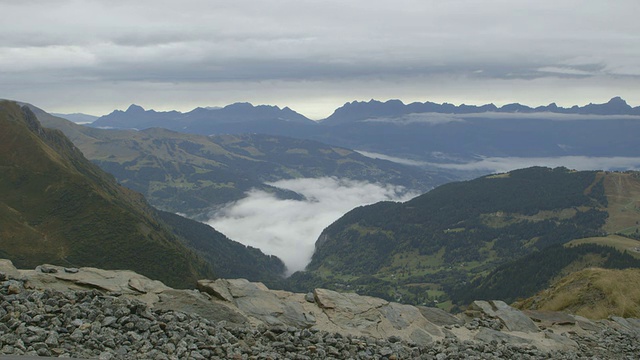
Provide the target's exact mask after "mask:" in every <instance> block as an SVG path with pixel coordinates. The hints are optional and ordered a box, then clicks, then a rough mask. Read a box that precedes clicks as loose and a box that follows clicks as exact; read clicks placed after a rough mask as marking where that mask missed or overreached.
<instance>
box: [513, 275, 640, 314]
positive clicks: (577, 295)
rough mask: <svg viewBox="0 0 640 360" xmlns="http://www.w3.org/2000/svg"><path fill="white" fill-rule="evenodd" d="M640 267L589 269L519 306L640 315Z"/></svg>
mask: <svg viewBox="0 0 640 360" xmlns="http://www.w3.org/2000/svg"><path fill="white" fill-rule="evenodd" d="M639 283H640V269H625V270H607V269H600V268H589V269H584V270H582V271H578V272H574V273H572V274H570V275H568V276H566V277H564V278H562V279H559V280H558V281H556V282H555V283H554V284H553V285H552V286H551V287H549V288H548V289H546V290H544V291H542V292H540V293H538V294H536V295H535V296H532V297H531V298H529V299H526V300H523V301H521V302H519V303H517V304H515V306H517V307H518V308H520V309H536V310H549V311H565V312H569V313H572V314H577V315H582V316H584V317H587V318H591V319H604V318H607V317H608V316H610V315H615V316H621V317H626V318H629V317H630V318H638V317H640V289H639V288H638V284H639Z"/></svg>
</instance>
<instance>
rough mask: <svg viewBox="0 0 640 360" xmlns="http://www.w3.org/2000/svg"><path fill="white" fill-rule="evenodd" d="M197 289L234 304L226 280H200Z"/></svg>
mask: <svg viewBox="0 0 640 360" xmlns="http://www.w3.org/2000/svg"><path fill="white" fill-rule="evenodd" d="M197 287H198V290H200V291H202V292H205V293H207V294H209V295H213V296H215V297H216V298H217V299H220V300H224V301H228V302H233V296H232V295H231V293H230V292H229V287H228V284H227V283H226V281H225V280H222V279H218V280H215V281H214V280H198V283H197Z"/></svg>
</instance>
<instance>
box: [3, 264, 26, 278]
mask: <svg viewBox="0 0 640 360" xmlns="http://www.w3.org/2000/svg"><path fill="white" fill-rule="evenodd" d="M0 272H2V273H3V274H5V276H6V277H7V278H13V279H19V278H21V276H22V275H21V274H20V271H19V270H18V269H16V267H15V266H13V262H11V260H7V259H0Z"/></svg>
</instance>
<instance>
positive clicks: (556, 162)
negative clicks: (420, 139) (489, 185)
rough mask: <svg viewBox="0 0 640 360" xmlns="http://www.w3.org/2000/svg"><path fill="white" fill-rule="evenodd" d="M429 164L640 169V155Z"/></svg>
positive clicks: (499, 168)
mask: <svg viewBox="0 0 640 360" xmlns="http://www.w3.org/2000/svg"><path fill="white" fill-rule="evenodd" d="M428 165H430V166H435V167H439V168H444V169H451V170H463V171H483V172H487V173H494V172H507V171H511V170H515V169H522V168H527V167H531V166H548V167H558V166H564V167H567V168H569V169H574V170H640V157H589V156H558V157H531V158H524V157H485V158H481V159H480V160H478V161H473V162H469V163H464V164H436V163H428Z"/></svg>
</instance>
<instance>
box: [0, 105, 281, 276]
mask: <svg viewBox="0 0 640 360" xmlns="http://www.w3.org/2000/svg"><path fill="white" fill-rule="evenodd" d="M0 128H2V131H1V132H0V169H1V171H0V214H2V216H0V223H1V225H0V244H1V247H0V254H1V255H2V256H3V257H6V258H9V259H11V260H13V261H14V262H15V263H16V264H20V266H25V267H33V266H36V265H39V264H42V263H54V264H59V265H64V266H71V267H77V266H96V267H103V268H110V269H131V270H134V271H137V272H140V273H142V274H145V275H148V276H154V277H156V278H158V279H160V280H162V281H164V282H166V283H167V284H171V285H172V286H177V287H190V286H193V285H194V284H195V281H196V280H197V279H198V278H202V277H211V276H213V271H214V270H215V268H216V264H213V261H211V259H208V260H209V261H207V260H205V259H204V258H203V255H206V254H207V253H209V255H212V254H211V253H212V252H215V251H222V249H215V248H213V247H211V246H209V247H207V246H198V244H196V243H195V242H197V241H202V238H201V237H200V238H197V237H195V236H193V234H188V233H185V234H182V235H177V234H176V233H174V231H176V230H177V229H180V228H183V227H185V226H186V227H192V226H193V224H191V223H189V224H184V223H183V222H180V221H174V223H172V225H168V224H167V223H165V221H163V220H162V219H161V217H160V216H159V214H158V213H157V211H156V210H155V209H153V208H152V207H150V206H149V205H148V204H147V203H146V200H145V199H144V198H143V197H142V195H140V194H138V193H135V192H133V191H131V190H129V189H127V188H125V187H122V186H120V185H118V184H117V183H116V182H115V179H114V178H113V176H111V175H109V174H107V173H105V172H104V171H102V170H101V169H100V168H99V167H97V166H96V165H94V164H92V163H91V162H89V161H87V160H86V159H85V158H84V156H83V155H82V153H81V152H80V150H78V149H77V148H76V147H75V146H74V145H73V144H72V143H71V142H70V141H69V140H68V139H67V138H66V137H65V136H64V135H63V134H62V132H60V131H58V130H51V129H47V128H43V127H41V126H40V123H39V122H38V120H37V119H36V116H35V115H34V113H33V112H31V110H29V108H27V107H22V108H20V107H19V106H18V105H16V104H15V103H13V102H6V101H5V102H1V103H0ZM184 221H187V222H188V221H189V220H186V219H185V220H184ZM209 229H210V228H209ZM210 232H213V229H210ZM218 235H219V236H222V235H221V234H219V233H218ZM211 236H214V235H211ZM222 237H223V239H222V240H219V241H221V242H224V243H225V244H226V243H231V241H230V240H228V239H226V237H224V236H222ZM236 244H237V243H236ZM237 245H238V246H239V247H238V248H237V249H235V248H234V249H235V250H236V251H237V252H239V253H243V254H244V253H248V252H249V251H248V249H246V247H244V246H242V245H240V244H237ZM240 248H241V249H240ZM254 250H255V249H254ZM228 256H229V258H231V259H233V258H234V257H235V256H236V255H235V253H230V254H228ZM251 257H253V260H249V261H261V259H263V258H264V259H265V262H270V261H271V260H270V259H271V258H270V257H266V256H265V255H264V254H262V253H260V254H253V255H252V256H249V258H251ZM274 261H275V264H274V266H273V267H271V268H269V269H268V271H272V273H271V274H272V275H271V276H273V277H274V278H275V277H277V276H279V274H280V273H282V271H283V270H284V266H283V265H282V263H281V262H280V261H279V260H277V259H274ZM274 269H275V270H274ZM278 269H279V272H278Z"/></svg>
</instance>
